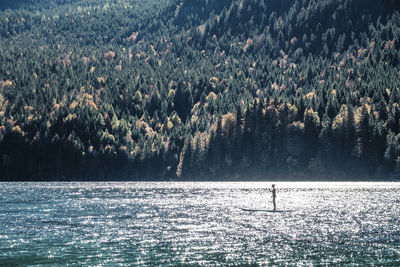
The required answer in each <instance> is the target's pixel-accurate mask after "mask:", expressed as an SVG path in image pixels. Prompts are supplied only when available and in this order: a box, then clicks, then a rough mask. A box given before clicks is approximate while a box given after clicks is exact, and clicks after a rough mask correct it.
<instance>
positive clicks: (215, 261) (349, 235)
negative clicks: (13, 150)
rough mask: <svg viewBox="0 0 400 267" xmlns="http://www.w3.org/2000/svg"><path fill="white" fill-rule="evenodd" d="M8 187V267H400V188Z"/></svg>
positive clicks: (2, 190)
mask: <svg viewBox="0 0 400 267" xmlns="http://www.w3.org/2000/svg"><path fill="white" fill-rule="evenodd" d="M269 187H270V183H0V265H42V264H44V265H66V264H71V265H91V266H92V265H140V266H146V265H147V266H154V265H163V266H168V265H171V266H175V265H224V266H225V265H244V264H254V265H269V264H272V265H273V264H277V265H280V264H282V265H283V264H289V265H294V264H298V265H301V264H306V265H311V264H312V265H331V264H343V265H345V264H355V265H360V266H363V265H366V264H368V265H371V264H376V265H383V264H386V265H400V219H399V218H400V183H277V190H278V191H277V206H278V209H280V210H292V211H291V212H281V213H266V212H248V211H243V210H242V208H250V209H270V208H271V207H272V203H271V196H270V193H269V191H268V188H269Z"/></svg>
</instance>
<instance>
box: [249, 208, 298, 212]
mask: <svg viewBox="0 0 400 267" xmlns="http://www.w3.org/2000/svg"><path fill="white" fill-rule="evenodd" d="M242 210H243V211H250V212H292V211H293V210H263V209H245V208H242Z"/></svg>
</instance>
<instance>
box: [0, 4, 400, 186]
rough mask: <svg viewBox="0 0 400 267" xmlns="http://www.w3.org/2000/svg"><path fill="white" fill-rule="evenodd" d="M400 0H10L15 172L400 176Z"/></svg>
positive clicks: (7, 158) (3, 33)
mask: <svg viewBox="0 0 400 267" xmlns="http://www.w3.org/2000/svg"><path fill="white" fill-rule="evenodd" d="M399 6H400V4H399V3H398V1H397V0H380V1H376V0H293V1H282V0H18V1H16V0H3V1H2V2H1V4H0V181H1V180H3V181H4V180H60V179H62V180H74V179H75V180H76V179H79V180H112V179H116V180H170V179H174V180H249V179H252V180H254V179H256V180H261V179H287V180H295V179H302V180H312V179H325V180H337V179H399V177H400V103H399V101H400V89H399V88H400V65H399V63H400V13H399V10H400V9H399Z"/></svg>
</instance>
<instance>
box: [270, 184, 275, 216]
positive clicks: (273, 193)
mask: <svg viewBox="0 0 400 267" xmlns="http://www.w3.org/2000/svg"><path fill="white" fill-rule="evenodd" d="M269 191H270V192H271V193H272V203H273V204H274V210H276V202H275V199H276V189H275V185H274V184H273V185H272V189H270V190H269Z"/></svg>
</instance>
